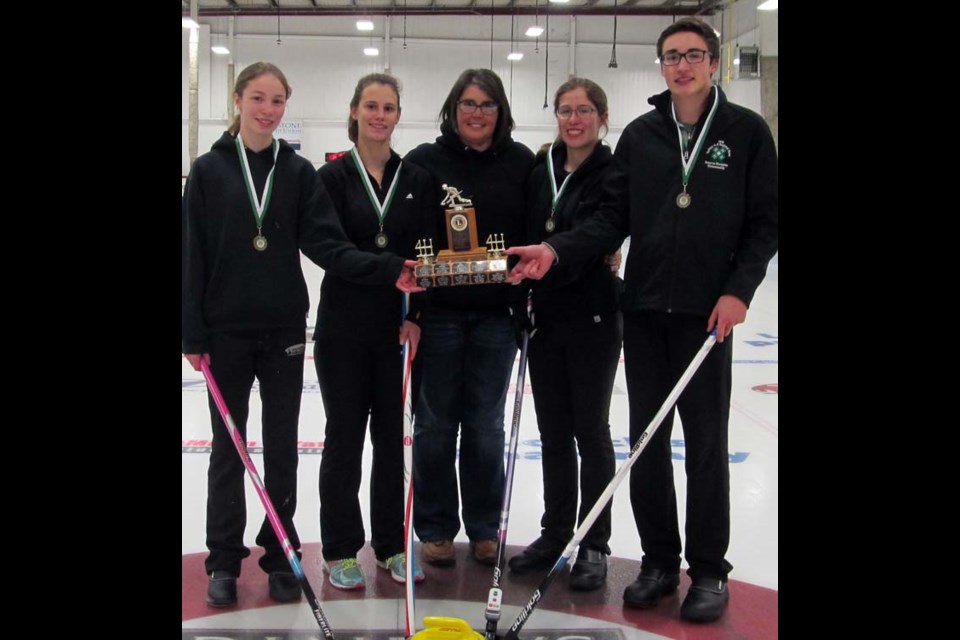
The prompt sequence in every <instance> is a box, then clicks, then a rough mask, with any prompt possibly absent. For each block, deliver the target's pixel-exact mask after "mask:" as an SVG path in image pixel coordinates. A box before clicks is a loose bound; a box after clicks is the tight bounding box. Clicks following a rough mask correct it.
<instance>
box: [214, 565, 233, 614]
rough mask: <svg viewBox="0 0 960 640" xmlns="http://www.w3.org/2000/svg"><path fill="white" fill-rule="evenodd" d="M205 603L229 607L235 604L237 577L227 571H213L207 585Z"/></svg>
mask: <svg viewBox="0 0 960 640" xmlns="http://www.w3.org/2000/svg"><path fill="white" fill-rule="evenodd" d="M207 604H208V605H210V606H211V607H229V606H231V605H235V604H237V577H236V576H235V575H233V574H232V573H229V572H227V571H214V572H212V573H211V574H210V583H209V584H208V585H207Z"/></svg>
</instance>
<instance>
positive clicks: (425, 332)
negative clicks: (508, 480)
mask: <svg viewBox="0 0 960 640" xmlns="http://www.w3.org/2000/svg"><path fill="white" fill-rule="evenodd" d="M516 354H517V345H516V341H515V338H514V333H513V326H512V324H511V322H510V318H509V317H507V316H495V315H488V314H481V313H472V312H458V311H449V310H434V311H432V312H431V313H430V315H429V316H428V317H426V318H425V319H424V322H423V326H422V334H421V341H420V348H419V351H418V353H417V358H418V359H420V360H421V363H420V365H421V366H422V376H423V377H422V379H421V384H420V396H419V398H418V400H417V406H416V419H415V423H414V444H413V457H414V484H413V486H414V527H415V529H416V532H417V535H418V536H419V537H420V539H421V540H423V541H427V542H429V541H436V540H453V539H454V537H456V535H457V533H458V532H459V531H460V517H459V513H458V512H459V500H458V497H459V496H458V490H457V472H456V460H457V432H458V430H459V429H460V428H461V427H462V432H461V437H460V485H461V486H460V490H461V491H462V496H463V524H464V528H465V529H466V531H467V536H468V537H469V538H470V539H471V540H487V539H492V538H496V537H497V530H498V528H499V523H500V507H501V502H502V498H503V473H504V472H503V454H504V434H503V409H504V404H505V402H506V398H507V388H508V386H509V383H510V374H511V373H512V372H513V362H514V359H515V358H516Z"/></svg>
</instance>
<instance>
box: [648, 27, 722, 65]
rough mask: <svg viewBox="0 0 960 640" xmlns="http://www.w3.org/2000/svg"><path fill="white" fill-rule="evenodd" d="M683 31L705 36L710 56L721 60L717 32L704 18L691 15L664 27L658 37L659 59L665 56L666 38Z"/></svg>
mask: <svg viewBox="0 0 960 640" xmlns="http://www.w3.org/2000/svg"><path fill="white" fill-rule="evenodd" d="M682 31H689V32H691V33H695V34H697V35H698V36H700V37H701V38H703V39H704V40H705V41H706V43H707V51H709V52H710V57H711V58H713V59H714V60H720V38H718V37H717V32H716V31H714V30H713V27H711V26H710V25H708V24H707V23H706V22H704V21H703V20H700V19H699V18H693V17H689V16H688V17H686V18H680V19H679V20H677V21H676V22H674V23H673V24H672V25H670V26H669V27H667V28H666V29H664V30H663V33H661V34H660V37H659V38H658V39H657V58H658V59H659V58H662V57H663V42H664V40H666V39H667V38H669V37H670V36H672V35H673V34H675V33H680V32H682Z"/></svg>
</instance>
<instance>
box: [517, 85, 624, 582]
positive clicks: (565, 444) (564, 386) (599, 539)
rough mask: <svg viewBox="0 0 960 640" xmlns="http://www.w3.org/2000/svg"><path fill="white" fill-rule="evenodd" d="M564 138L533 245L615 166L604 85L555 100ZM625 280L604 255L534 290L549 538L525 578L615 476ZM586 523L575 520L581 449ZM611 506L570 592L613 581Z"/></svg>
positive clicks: (559, 547) (540, 185)
mask: <svg viewBox="0 0 960 640" xmlns="http://www.w3.org/2000/svg"><path fill="white" fill-rule="evenodd" d="M553 108H554V112H555V113H556V116H557V128H558V130H559V135H558V137H557V140H556V141H555V142H554V143H553V144H551V145H549V149H548V150H546V149H545V150H544V151H545V152H541V154H539V155H538V156H537V164H536V166H535V167H534V169H533V173H532V174H531V176H530V184H529V190H528V197H527V240H529V241H531V242H541V241H543V240H546V239H547V238H549V237H550V236H551V235H553V234H554V233H559V232H562V231H567V230H569V229H572V228H574V227H575V226H577V225H578V224H579V223H581V222H582V221H583V220H585V219H586V218H587V217H589V216H590V215H591V214H592V213H593V212H594V211H595V210H596V209H597V205H598V204H599V201H600V193H601V186H602V182H603V179H604V178H605V177H606V176H607V175H608V174H609V173H610V170H611V169H612V167H613V154H612V153H611V151H610V148H609V147H607V146H605V145H604V144H603V143H602V142H601V141H600V132H601V131H604V133H605V132H606V131H605V130H606V127H607V96H606V94H605V93H604V91H603V89H601V88H600V86H599V85H597V83H595V82H593V81H592V80H587V79H585V78H571V79H570V80H568V81H567V82H565V83H564V84H563V85H561V86H560V88H559V89H558V90H557V93H556V96H555V98H554V101H553ZM619 289H620V283H619V279H618V278H617V276H616V273H615V272H614V271H611V269H610V268H609V267H608V265H607V264H606V260H605V258H604V256H603V254H602V253H600V252H599V251H598V252H597V254H596V256H594V257H593V258H592V259H591V260H589V261H587V262H585V263H583V264H582V265H580V266H577V267H571V266H568V265H563V264H560V265H557V266H556V267H554V268H553V269H551V271H550V273H549V275H548V276H547V277H546V278H544V279H543V280H542V281H539V282H537V283H536V284H535V285H534V286H533V290H532V292H533V311H534V313H535V317H536V328H537V332H536V335H535V336H534V337H533V338H531V340H530V346H529V358H530V380H531V382H532V383H533V400H534V405H535V406H536V410H537V426H538V427H539V429H540V440H541V442H542V446H543V458H542V464H543V501H544V512H543V517H542V518H541V519H540V526H541V535H540V537H539V538H537V540H535V541H534V542H533V543H532V544H531V545H530V546H529V547H527V548H526V549H525V550H524V551H523V552H522V553H520V554H519V555H516V556H514V557H513V558H511V559H510V563H509V565H510V569H511V570H512V571H514V572H517V573H523V572H526V571H534V570H546V569H548V568H550V566H552V565H553V563H554V562H556V560H557V558H558V557H559V556H560V554H561V553H562V552H563V548H564V547H565V546H566V544H567V542H568V541H569V540H570V538H572V537H573V531H574V528H575V526H576V525H577V523H578V522H580V521H582V520H583V518H584V516H586V515H587V513H588V512H589V511H590V509H591V508H592V507H593V504H594V502H596V499H597V497H598V496H599V495H600V494H601V493H603V490H604V488H606V486H607V484H608V483H609V481H610V479H611V478H613V474H614V455H613V444H612V442H611V440H610V425H609V410H610V394H611V392H612V391H613V379H614V375H615V374H616V371H617V364H618V363H619V360H620V345H621V340H622V334H623V321H622V319H621V316H620V311H619V308H618V307H619V304H618V302H619V300H618V298H619V295H618V294H619ZM578 449H579V452H580V483H579V484H580V493H581V496H580V517H579V520H578V518H577V493H578V491H577V450H578ZM609 539H610V506H609V505H607V508H606V509H604V511H603V513H602V515H601V516H600V518H599V519H598V520H597V521H596V523H595V524H594V525H593V526H592V527H591V528H590V531H589V532H588V533H587V535H586V537H585V538H584V539H583V541H582V542H581V543H580V551H579V553H578V555H577V562H576V564H575V565H574V567H573V570H572V571H571V572H570V587H571V588H573V589H579V590H591V589H596V588H598V587H600V586H601V585H603V583H604V581H605V579H606V576H607V556H608V555H609V554H610V547H609V546H608V545H607V542H608V541H609Z"/></svg>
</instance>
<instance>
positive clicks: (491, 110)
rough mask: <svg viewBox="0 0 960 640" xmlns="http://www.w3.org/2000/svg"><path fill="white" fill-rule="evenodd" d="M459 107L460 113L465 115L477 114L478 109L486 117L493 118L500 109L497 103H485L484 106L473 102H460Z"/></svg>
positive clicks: (458, 102)
mask: <svg viewBox="0 0 960 640" xmlns="http://www.w3.org/2000/svg"><path fill="white" fill-rule="evenodd" d="M457 107H458V108H459V109H460V113H465V114H467V115H469V114H471V113H476V112H477V109H480V111H481V112H482V113H483V115H486V116H492V115H493V114H495V113H496V112H497V110H498V109H499V108H500V105H498V104H497V103H496V102H484V103H483V104H477V103H476V102H474V101H473V100H458V101H457Z"/></svg>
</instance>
